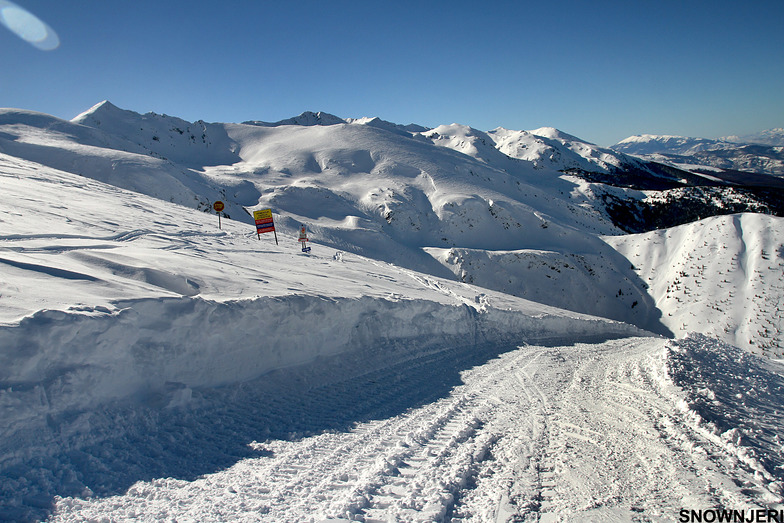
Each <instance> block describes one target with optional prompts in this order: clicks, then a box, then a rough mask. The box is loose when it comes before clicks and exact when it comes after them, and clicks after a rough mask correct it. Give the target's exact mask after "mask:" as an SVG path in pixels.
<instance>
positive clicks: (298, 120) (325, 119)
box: [243, 111, 347, 127]
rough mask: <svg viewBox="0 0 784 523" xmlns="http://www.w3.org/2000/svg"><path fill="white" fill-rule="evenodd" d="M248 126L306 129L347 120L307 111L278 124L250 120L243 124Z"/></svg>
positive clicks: (341, 122) (320, 112) (332, 115)
mask: <svg viewBox="0 0 784 523" xmlns="http://www.w3.org/2000/svg"><path fill="white" fill-rule="evenodd" d="M243 123H244V124H248V125H258V126H260V127H279V126H281V125H302V126H306V127H310V126H314V125H337V124H344V123H347V121H346V120H344V119H343V118H340V117H339V116H335V115H334V114H329V113H325V112H322V111H319V112H316V113H314V112H313V111H305V112H304V113H302V114H300V115H299V116H293V117H291V118H286V119H284V120H279V121H277V122H263V121H260V120H249V121H247V122H243Z"/></svg>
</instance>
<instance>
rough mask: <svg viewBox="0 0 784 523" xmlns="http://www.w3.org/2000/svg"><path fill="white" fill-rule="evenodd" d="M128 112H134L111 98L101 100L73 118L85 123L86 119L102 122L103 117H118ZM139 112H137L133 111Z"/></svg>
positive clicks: (77, 121)
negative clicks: (110, 99)
mask: <svg viewBox="0 0 784 523" xmlns="http://www.w3.org/2000/svg"><path fill="white" fill-rule="evenodd" d="M127 113H132V111H126V110H125V109H120V108H119V107H117V106H116V105H114V104H113V103H111V102H110V101H109V100H104V101H102V102H99V103H97V104H95V105H93V106H92V107H90V108H89V109H87V110H86V111H84V112H83V113H80V114H78V115H77V116H76V117H74V118H73V119H71V121H72V122H74V123H79V124H81V123H84V122H85V121H94V122H95V121H97V122H100V120H101V119H103V118H118V117H121V116H122V115H125V114H127ZM132 114H137V113H132Z"/></svg>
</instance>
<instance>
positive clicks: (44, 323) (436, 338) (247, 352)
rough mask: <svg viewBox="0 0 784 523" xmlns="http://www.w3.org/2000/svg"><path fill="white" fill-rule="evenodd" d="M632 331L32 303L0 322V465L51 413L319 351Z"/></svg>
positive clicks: (432, 318)
mask: <svg viewBox="0 0 784 523" xmlns="http://www.w3.org/2000/svg"><path fill="white" fill-rule="evenodd" d="M641 333H642V331H640V330H638V329H637V328H635V327H632V326H630V325H627V324H623V323H617V322H610V321H606V320H601V319H592V318H587V317H579V316H575V317H569V316H560V315H554V314H553V315H541V316H531V315H526V314H524V313H521V312H519V311H512V310H498V309H492V308H488V307H486V306H482V307H479V308H474V307H471V306H468V305H459V306H458V305H444V304H440V303H436V302H432V301H427V300H401V301H390V300H380V299H374V298H370V297H362V298H357V299H351V298H324V297H316V296H298V295H294V296H285V297H278V298H273V297H263V298H256V299H251V300H239V301H226V302H217V301H209V300H205V299H202V298H171V299H166V298H164V299H148V300H134V301H127V302H120V303H118V304H117V309H115V310H109V309H106V308H102V307H98V308H92V309H88V310H81V311H71V312H61V311H41V312H38V313H36V314H35V315H33V316H31V317H29V318H26V319H24V320H23V321H21V322H20V323H19V324H18V325H14V326H4V327H0V420H2V424H3V425H4V428H5V429H6V430H5V434H4V437H3V438H2V439H0V465H2V464H3V462H5V461H6V458H9V457H10V456H9V455H8V453H7V451H10V450H11V448H14V447H16V448H18V446H17V445H16V444H13V443H12V440H16V441H17V443H19V441H20V439H21V440H24V439H27V440H28V441H31V440H30V438H32V440H34V439H35V436H34V435H35V431H36V430H37V429H38V428H45V424H46V423H47V420H48V419H51V418H52V417H55V418H57V419H62V418H63V416H64V415H67V416H72V417H73V418H78V415H79V413H80V412H85V411H88V410H90V409H93V408H95V407H96V406H98V405H101V404H105V403H107V402H112V401H130V402H135V401H140V402H145V403H146V402H149V401H150V400H149V398H151V397H157V398H159V399H158V400H157V401H159V403H160V405H161V406H164V407H165V406H167V405H169V406H173V405H177V404H182V403H187V401H188V400H189V399H190V392H191V390H192V388H197V387H214V386H220V385H227V384H231V383H236V382H242V381H246V380H251V379H253V378H257V377H259V376H261V375H263V374H265V373H266V372H269V371H271V370H273V369H277V368H281V367H286V366H292V365H298V364H302V363H307V362H311V361H314V360H316V359H317V358H319V357H328V356H334V355H337V354H340V353H351V354H352V356H351V357H359V358H361V357H362V356H361V354H362V351H370V350H373V351H377V350H385V348H389V349H392V348H394V350H390V352H391V353H392V352H394V357H395V358H401V357H403V358H404V357H405V354H406V353H412V354H414V353H419V352H421V351H423V350H438V348H439V347H454V346H466V345H470V344H476V343H487V342H504V343H506V342H508V343H518V344H519V343H522V342H525V341H540V340H543V339H546V338H559V339H564V338H567V337H568V339H572V340H575V339H580V337H590V336H606V337H617V336H628V335H638V334H641ZM390 356H392V354H390ZM161 398H162V399H161ZM69 425H71V426H73V427H74V430H82V429H85V430H89V428H88V427H83V428H82V429H79V428H78V423H76V424H69Z"/></svg>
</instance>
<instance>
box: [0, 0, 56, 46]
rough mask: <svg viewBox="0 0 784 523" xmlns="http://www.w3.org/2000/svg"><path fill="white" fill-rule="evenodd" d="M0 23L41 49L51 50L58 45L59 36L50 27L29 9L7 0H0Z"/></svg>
mask: <svg viewBox="0 0 784 523" xmlns="http://www.w3.org/2000/svg"><path fill="white" fill-rule="evenodd" d="M0 23H2V24H3V25H4V26H6V27H7V28H8V29H9V30H10V31H11V32H12V33H14V34H15V35H16V36H18V37H19V38H21V39H22V40H24V41H25V42H28V43H29V44H30V45H32V46H34V47H37V48H38V49H41V50H42V51H51V50H53V49H57V47H58V46H59V45H60V38H58V37H57V33H55V32H54V31H53V30H52V28H51V27H49V26H48V25H46V24H45V23H44V22H43V21H41V19H39V18H38V17H37V16H35V15H34V14H33V13H31V12H30V11H28V10H26V9H24V8H22V7H19V6H18V5H16V4H14V3H13V2H9V1H8V0H0Z"/></svg>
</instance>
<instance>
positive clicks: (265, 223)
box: [253, 209, 278, 245]
mask: <svg viewBox="0 0 784 523" xmlns="http://www.w3.org/2000/svg"><path fill="white" fill-rule="evenodd" d="M253 219H254V220H255V221H256V236H258V237H259V240H260V239H261V233H263V232H271V233H273V234H274V235H275V245H277V244H278V233H277V232H275V223H274V222H273V221H272V209H261V210H260V211H253Z"/></svg>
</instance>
